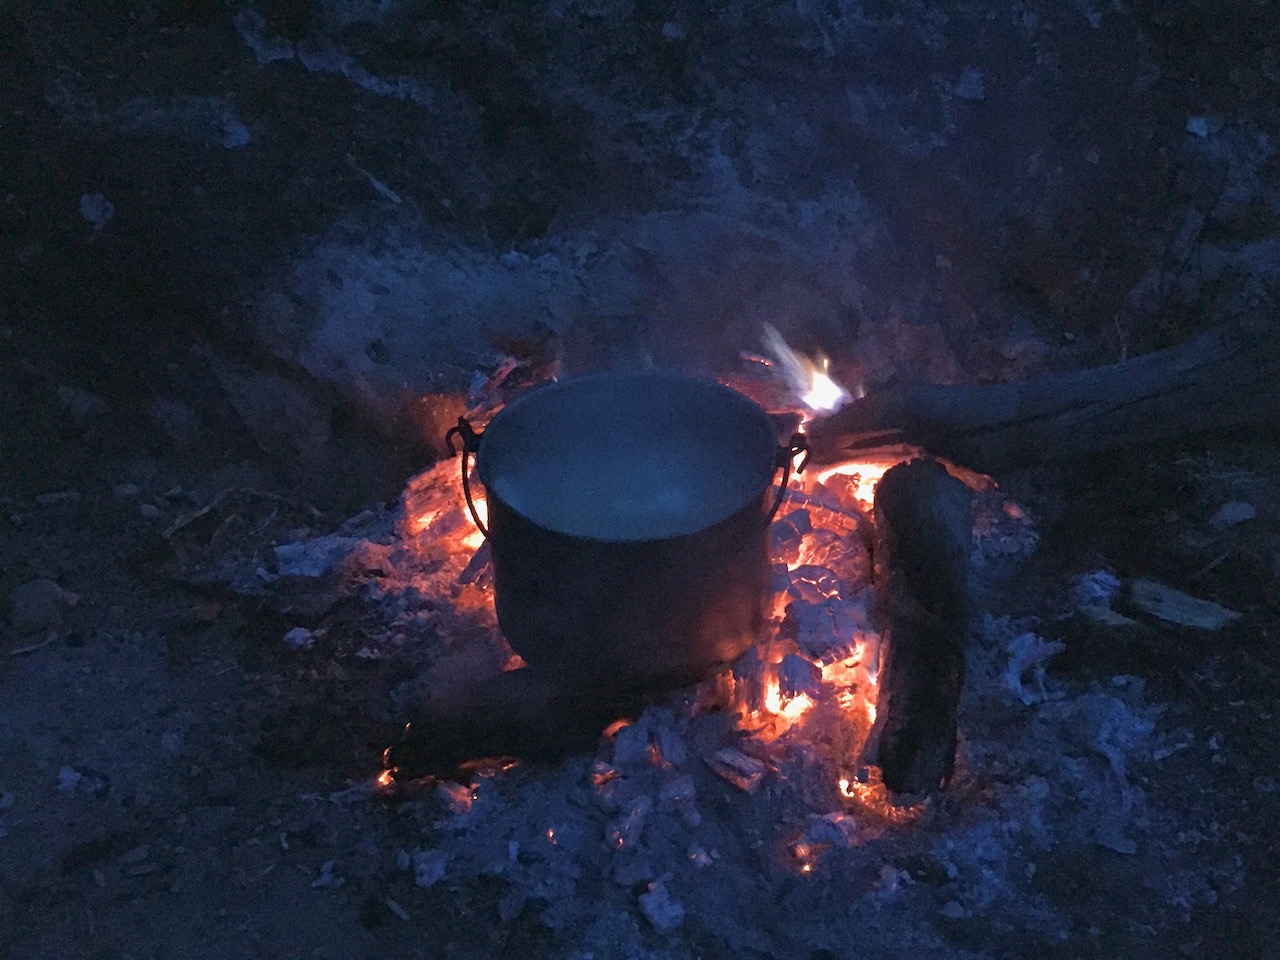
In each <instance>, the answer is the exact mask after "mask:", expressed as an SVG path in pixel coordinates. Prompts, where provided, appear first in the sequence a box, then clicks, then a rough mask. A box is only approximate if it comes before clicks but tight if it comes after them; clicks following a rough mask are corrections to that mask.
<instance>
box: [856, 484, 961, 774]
mask: <svg viewBox="0 0 1280 960" xmlns="http://www.w3.org/2000/svg"><path fill="white" fill-rule="evenodd" d="M874 510H875V586H876V620H877V623H878V626H879V627H880V632H881V638H882V642H883V644H884V646H883V648H882V653H881V666H880V682H879V688H880V694H879V697H878V700H877V703H876V721H875V724H874V725H873V726H872V729H871V734H870V737H869V738H868V741H867V747H866V750H865V759H866V760H867V761H868V762H870V763H872V764H874V765H876V766H878V767H880V770H881V773H882V775H883V777H884V783H885V786H887V787H888V788H889V789H890V790H892V791H894V792H896V793H910V794H922V793H930V792H932V791H934V790H936V789H938V788H939V787H941V786H945V785H946V783H947V781H948V780H950V778H951V773H952V769H953V767H954V765H955V753H956V711H957V709H958V707H959V704H960V690H961V686H962V684H963V682H964V636H965V630H966V627H967V623H968V584H967V580H968V576H967V573H968V565H969V546H970V543H971V538H972V528H973V516H972V507H971V503H970V493H969V489H968V488H967V487H966V486H965V485H964V484H963V483H961V482H960V481H959V480H957V479H956V478H955V477H953V476H951V475H950V474H949V473H947V471H946V469H945V468H944V467H943V466H942V465H941V464H940V463H938V462H937V461H936V460H925V459H920V460H912V461H909V462H908V463H903V464H899V465H898V466H896V467H894V468H893V469H891V470H889V471H888V472H887V473H886V474H885V475H884V477H883V478H882V479H881V481H880V483H879V485H878V486H877V487H876V498H875V507H874Z"/></svg>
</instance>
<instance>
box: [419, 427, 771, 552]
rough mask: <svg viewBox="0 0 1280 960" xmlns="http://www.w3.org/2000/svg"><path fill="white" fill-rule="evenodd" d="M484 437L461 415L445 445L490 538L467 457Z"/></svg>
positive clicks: (470, 507)
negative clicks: (457, 461)
mask: <svg viewBox="0 0 1280 960" xmlns="http://www.w3.org/2000/svg"><path fill="white" fill-rule="evenodd" d="M455 437H457V438H458V439H459V440H461V441H462V445H461V447H459V448H458V449H456V450H455V449H454V446H453V440H454V438H455ZM483 438H484V434H482V433H476V432H475V430H474V429H473V428H472V426H471V424H470V423H468V422H467V418H466V417H459V418H458V424H457V426H454V427H450V428H449V432H448V433H446V434H445V435H444V445H445V446H446V447H448V448H449V455H450V456H457V455H458V454H459V453H461V454H462V495H463V496H464V497H466V498H467V509H468V510H470V511H471V519H472V520H474V521H475V522H476V526H477V527H478V528H479V529H480V532H481V533H482V534H484V538H485V539H486V540H488V539H489V528H488V527H486V526H485V525H484V521H483V520H481V519H480V514H479V513H477V512H476V502H475V501H474V500H473V499H471V477H470V475H469V474H468V472H467V458H468V457H471V456H473V455H474V454H475V452H476V451H477V450H479V449H480V441H481V440H482V439H483ZM788 463H790V461H788ZM774 509H775V510H776V509H777V507H774Z"/></svg>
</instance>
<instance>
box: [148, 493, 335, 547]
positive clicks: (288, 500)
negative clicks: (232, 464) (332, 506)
mask: <svg viewBox="0 0 1280 960" xmlns="http://www.w3.org/2000/svg"><path fill="white" fill-rule="evenodd" d="M233 493H242V494H244V495H245V496H249V497H260V498H262V499H263V500H273V501H275V502H276V503H283V504H285V505H286V506H290V507H297V508H298V509H300V510H305V511H306V512H307V514H308V515H309V516H310V517H311V518H312V519H313V520H319V519H321V518H322V517H324V513H323V512H322V511H321V510H319V509H318V508H316V507H314V506H312V505H311V504H309V503H304V502H302V501H301V500H294V499H293V498H292V497H282V496H280V494H278V493H270V492H268V491H266V490H252V489H250V488H248V487H227V488H226V489H225V490H223V491H221V492H220V493H217V494H215V495H214V497H213V499H212V500H210V501H209V502H208V503H206V504H205V505H204V506H203V507H199V508H197V509H195V510H191V511H189V512H187V513H184V514H183V515H182V516H180V517H178V519H177V520H175V521H173V523H171V524H170V525H169V526H168V527H167V528H166V529H165V531H164V537H165V539H166V540H167V539H169V538H170V537H172V536H173V535H174V534H175V533H177V532H178V531H180V530H182V529H183V528H185V527H188V526H190V525H191V524H193V523H195V522H196V521H197V520H199V519H200V518H201V517H203V516H204V515H205V514H207V513H208V512H209V511H210V510H213V509H214V508H216V507H218V506H220V505H221V503H222V501H223V500H225V499H227V497H229V496H231V495H232V494H233Z"/></svg>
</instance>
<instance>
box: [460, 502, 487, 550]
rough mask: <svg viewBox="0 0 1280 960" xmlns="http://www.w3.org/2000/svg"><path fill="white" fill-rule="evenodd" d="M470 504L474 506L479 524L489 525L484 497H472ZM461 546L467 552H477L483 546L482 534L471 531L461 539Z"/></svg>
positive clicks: (477, 531)
mask: <svg viewBox="0 0 1280 960" xmlns="http://www.w3.org/2000/svg"><path fill="white" fill-rule="evenodd" d="M472 502H473V503H474V504H475V505H476V514H477V516H479V517H480V520H481V522H483V523H485V524H486V525H487V524H488V523H489V504H488V503H487V502H486V501H485V499H484V497H473V498H472ZM462 545H463V546H464V547H466V548H467V549H468V550H479V549H480V548H481V547H482V546H484V534H483V533H481V532H480V531H479V530H475V529H473V530H472V531H471V532H470V533H468V534H467V535H466V536H465V537H463V538H462Z"/></svg>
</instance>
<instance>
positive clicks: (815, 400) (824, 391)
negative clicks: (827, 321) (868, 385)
mask: <svg viewBox="0 0 1280 960" xmlns="http://www.w3.org/2000/svg"><path fill="white" fill-rule="evenodd" d="M763 339H764V344H765V347H766V349H768V350H769V352H770V353H772V354H773V355H774V356H775V357H777V358H778V363H779V365H780V366H781V367H782V371H783V373H784V374H785V375H786V377H787V379H788V380H789V381H790V382H791V388H792V389H793V390H794V391H795V393H796V396H797V397H798V398H799V399H800V402H801V403H803V404H804V405H805V406H806V407H808V408H809V412H810V413H818V412H823V413H829V412H831V411H832V410H839V409H840V408H841V407H843V406H844V405H845V404H846V403H848V402H849V401H850V400H852V399H853V394H851V393H850V392H849V391H848V390H846V389H845V388H844V387H843V386H841V385H840V384H839V383H837V382H836V380H835V379H834V378H833V377H832V376H831V372H830V371H831V361H830V360H828V359H827V358H826V357H825V356H821V355H819V356H818V357H816V358H815V359H812V360H811V359H809V358H808V357H806V356H805V355H804V354H803V353H800V352H799V351H797V350H793V349H792V348H791V346H790V344H788V343H787V341H786V340H784V339H782V334H780V333H778V331H777V329H776V328H774V327H773V326H772V325H771V324H768V323H766V324H765V325H764V337H763ZM858 392H859V393H861V392H862V391H861V390H859V391H858ZM805 419H806V420H807V419H808V417H806V418H805Z"/></svg>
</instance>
